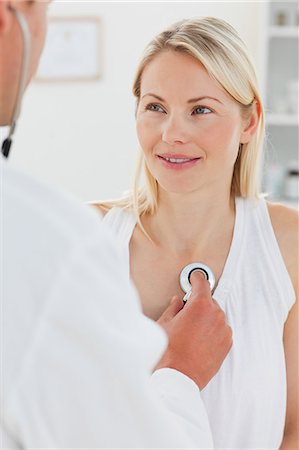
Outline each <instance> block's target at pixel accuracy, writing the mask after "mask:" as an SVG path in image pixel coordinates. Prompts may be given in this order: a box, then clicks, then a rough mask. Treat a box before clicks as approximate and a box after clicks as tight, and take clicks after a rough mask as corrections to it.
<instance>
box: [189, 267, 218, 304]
mask: <svg viewBox="0 0 299 450" xmlns="http://www.w3.org/2000/svg"><path fill="white" fill-rule="evenodd" d="M195 271H196V272H201V273H202V274H203V275H204V277H205V278H206V280H208V282H209V283H210V288H211V291H213V289H214V286H215V275H214V273H213V272H212V270H211V269H210V268H209V267H208V266H206V265H205V264H203V263H201V262H194V263H191V264H188V265H187V266H185V267H184V268H183V269H182V271H181V273H180V285H181V288H182V290H183V291H184V292H185V293H186V295H185V296H184V298H183V300H184V302H186V301H187V300H188V299H189V297H190V295H191V292H192V286H191V283H190V276H191V273H192V272H195Z"/></svg>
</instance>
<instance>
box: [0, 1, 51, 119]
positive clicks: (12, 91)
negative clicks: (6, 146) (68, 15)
mask: <svg viewBox="0 0 299 450" xmlns="http://www.w3.org/2000/svg"><path fill="white" fill-rule="evenodd" d="M48 3H49V1H48V0H37V1H29V0H24V1H21V0H19V1H11V0H1V1H0V125H1V126H3V125H8V124H9V123H10V121H11V118H12V114H13V110H14V105H15V101H16V96H17V91H18V85H19V82H20V75H21V67H22V62H23V54H22V52H23V37H22V32H21V29H20V24H19V22H18V20H17V16H16V11H18V12H19V13H20V15H21V17H22V19H24V21H25V23H26V24H27V27H28V30H29V35H30V54H29V67H28V73H27V76H26V80H25V83H26V85H27V84H28V83H29V82H30V80H31V78H32V76H33V75H34V73H35V71H36V69H37V66H38V62H39V58H40V55H41V52H42V49H43V46H44V41H45V35H46V28H47V26H46V12H47V6H48Z"/></svg>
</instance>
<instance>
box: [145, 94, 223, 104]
mask: <svg viewBox="0 0 299 450" xmlns="http://www.w3.org/2000/svg"><path fill="white" fill-rule="evenodd" d="M146 96H150V97H155V98H156V99H157V100H159V101H160V102H165V100H164V99H163V98H162V97H160V96H159V95H157V94H153V93H151V92H148V93H146V94H144V95H143V96H142V97H141V98H144V97H146ZM206 98H207V99H210V100H215V101H216V102H218V103H221V105H223V103H222V102H221V101H220V100H219V99H218V98H215V97H211V96H209V95H202V96H201V97H196V98H190V100H187V103H196V102H199V101H202V100H204V99H206Z"/></svg>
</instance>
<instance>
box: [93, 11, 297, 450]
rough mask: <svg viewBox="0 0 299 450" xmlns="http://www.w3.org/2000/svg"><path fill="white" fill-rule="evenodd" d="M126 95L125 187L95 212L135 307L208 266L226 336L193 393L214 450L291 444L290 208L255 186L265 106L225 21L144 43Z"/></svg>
mask: <svg viewBox="0 0 299 450" xmlns="http://www.w3.org/2000/svg"><path fill="white" fill-rule="evenodd" d="M133 92H134V95H135V96H136V100H137V107H136V124H137V134H138V138H139V142H140V147H141V152H140V160H139V163H138V168H137V175H136V180H135V187H134V191H133V193H132V195H131V196H128V197H127V198H125V199H121V200H119V201H112V202H104V203H103V202H101V203H98V204H97V205H96V206H97V207H99V208H100V209H101V210H102V211H104V212H105V217H104V219H103V220H104V221H105V222H107V223H108V224H109V226H110V227H111V228H113V229H115V231H116V232H117V233H118V235H119V237H120V239H121V240H122V242H123V248H124V254H125V256H126V257H127V261H128V276H129V274H130V276H131V277H132V279H133V281H134V282H135V285H136V286H137V288H138V291H139V294H140V297H141V301H142V304H143V309H144V313H145V314H146V315H148V316H149V317H151V318H153V319H155V320H157V319H158V318H159V317H160V315H161V314H162V313H163V311H164V310H165V309H166V307H167V302H166V301H165V299H170V298H171V297H172V296H173V295H177V296H178V297H180V298H182V296H183V295H184V293H183V292H182V290H181V288H180V284H179V274H180V272H181V270H182V268H183V267H184V266H185V265H186V264H189V263H191V262H195V261H201V262H203V263H205V264H207V265H208V266H210V267H211V268H212V270H213V272H214V273H215V278H216V288H215V290H214V293H213V298H214V299H215V300H216V301H217V302H218V303H219V305H220V306H221V308H222V309H223V310H224V311H225V313H226V316H227V318H228V322H229V324H230V326H231V327H232V329H233V335H234V344H233V347H232V350H231V352H230V353H229V355H228V357H227V358H226V360H225V361H224V363H223V365H222V367H221V369H220V371H219V372H218V373H217V374H216V376H215V377H214V378H213V379H212V381H210V383H209V384H208V385H207V386H206V387H205V388H204V389H203V390H202V397H203V399H204V402H205V406H206V410H207V413H208V416H209V420H210V426H211V429H212V435H213V439H214V444H215V448H217V449H220V448H221V449H228V448H229V449H238V450H240V449H249V448H250V449H258V448H263V449H281V450H282V449H283V450H291V449H292V450H294V449H295V448H298V435H297V434H296V433H298V429H297V427H298V416H297V415H296V414H297V407H298V404H297V400H298V392H297V378H298V372H297V370H298V366H297V365H298V334H297V325H298V324H297V311H298V306H297V303H296V292H297V289H298V279H297V276H298V272H297V251H298V249H297V246H298V241H297V239H298V237H297V233H298V229H297V226H298V216H297V212H296V211H295V210H291V209H289V208H287V207H285V206H282V205H277V204H271V203H269V202H266V201H265V199H264V198H263V197H262V196H261V194H260V188H259V182H258V174H259V162H260V155H261V151H262V146H263V138H264V112H263V107H262V101H261V98H260V94H259V91H258V86H257V81H256V75H255V71H254V68H253V65H252V63H251V61H250V58H249V56H248V53H247V50H246V47H245V45H244V43H243V42H242V40H241V39H240V37H239V36H238V34H237V33H236V31H235V30H234V29H233V28H232V27H231V26H230V25H229V24H227V23H226V22H224V21H223V20H220V19H216V18H210V17H208V18H195V19H190V20H184V21H182V22H179V23H177V24H174V25H173V26H171V27H169V29H167V30H165V31H163V32H162V33H160V34H159V35H158V36H156V37H155V38H154V39H153V40H152V41H151V42H150V43H149V45H148V46H147V48H146V50H145V53H144V56H143V58H142V60H141V62H140V65H139V68H138V70H137V75H136V79H135V83H134V88H133ZM142 171H144V173H145V182H146V183H145V185H144V186H141V187H140V186H139V177H140V175H141V173H142ZM177 301H178V300H177Z"/></svg>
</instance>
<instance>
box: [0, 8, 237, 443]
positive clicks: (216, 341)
mask: <svg viewBox="0 0 299 450" xmlns="http://www.w3.org/2000/svg"><path fill="white" fill-rule="evenodd" d="M46 11H47V2H45V1H6V0H1V1H0V107H1V110H0V124H1V125H2V126H4V125H9V126H10V133H9V136H8V139H7V140H6V141H5V143H4V146H3V149H2V153H3V155H4V156H1V213H2V214H1V244H2V258H1V286H2V287H1V290H2V292H1V297H2V300H1V325H0V329H1V372H0V373H1V390H0V401H1V419H0V435H1V448H53V449H55V448H77V449H78V448H97V449H105V448H122V449H128V448H130V449H133V448H135V449H137V448H138V449H147V450H148V449H150V448H152V449H158V448H159V449H161V448H168V449H174V448H181V449H183V448H184V449H185V448H212V447H213V443H212V439H211V434H210V429H209V424H208V421H207V416H206V413H205V410H204V407H203V404H202V401H201V396H200V389H202V388H203V387H204V386H205V385H206V384H207V383H208V382H209V381H210V379H211V378H212V377H213V376H214V375H215V373H216V372H217V371H218V370H219V368H220V366H221V364H222V362H223V360H224V358H225V357H226V355H227V353H228V352H229V349H230V347H231V343H232V337H231V329H230V327H229V326H228V325H227V323H226V319H225V316H224V313H223V312H222V311H221V309H220V308H219V307H218V305H217V304H216V303H215V302H214V301H213V300H212V299H211V294H210V289H209V285H208V282H207V281H205V280H203V279H202V278H201V275H200V274H199V273H194V274H192V277H191V284H192V288H193V289H192V290H193V294H192V296H191V298H190V300H189V301H188V303H187V305H186V306H185V307H183V303H182V301H181V300H180V299H178V298H175V297H174V298H173V299H172V302H171V304H170V306H169V308H168V309H167V310H166V311H165V312H164V314H163V316H162V317H161V318H160V320H159V323H160V325H161V326H160V325H157V324H156V323H154V322H152V321H151V320H150V319H147V318H146V317H144V316H143V315H142V313H141V309H140V305H139V301H138V299H137V296H136V292H135V290H134V287H133V286H132V285H131V284H130V282H129V280H128V279H127V273H126V268H125V267H123V265H122V260H121V257H120V255H119V253H118V249H117V248H116V247H115V245H114V243H113V236H112V235H110V234H109V230H107V229H105V228H104V225H101V224H100V225H99V222H98V214H97V213H95V212H93V211H92V210H89V209H84V207H80V206H79V205H78V204H77V203H76V202H75V201H74V200H73V199H71V198H68V196H67V195H65V194H64V195H63V194H60V193H57V192H55V191H54V190H51V189H50V188H48V187H46V186H43V185H41V184H39V183H38V182H37V181H35V180H33V179H31V178H30V177H28V176H26V175H25V174H22V173H19V172H18V171H16V170H14V169H13V168H12V167H10V165H9V164H8V163H7V161H6V159H7V156H8V154H9V150H10V145H11V141H12V135H13V131H14V128H15V124H16V119H17V117H18V112H19V107H20V103H21V98H22V94H23V91H24V87H25V86H26V85H27V84H28V82H29V81H30V79H31V77H32V75H33V74H34V72H35V70H36V67H37V64H38V60H39V56H40V53H41V50H42V47H43V43H44V38H45V30H46ZM162 327H164V329H165V331H166V332H167V334H168V345H167V339H166V333H165V331H163V328H162ZM165 350H166V351H165ZM162 355H163V357H162ZM154 367H156V370H155V371H154ZM153 371H154V373H153ZM152 373H153V374H152Z"/></svg>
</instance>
